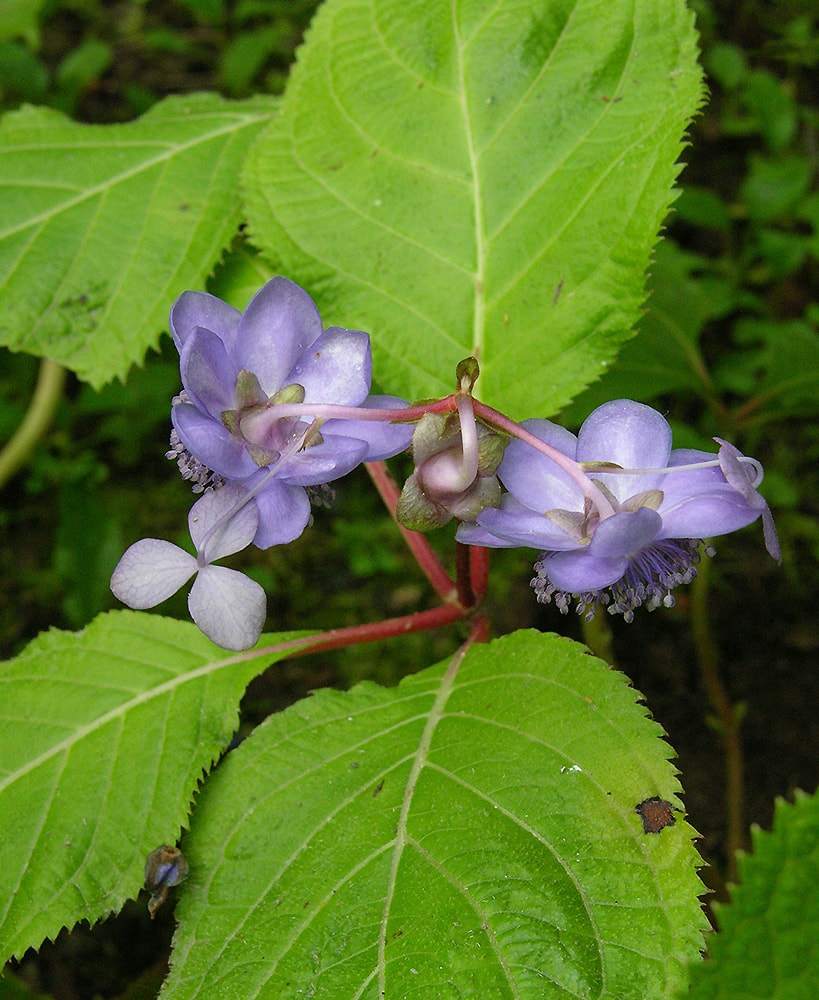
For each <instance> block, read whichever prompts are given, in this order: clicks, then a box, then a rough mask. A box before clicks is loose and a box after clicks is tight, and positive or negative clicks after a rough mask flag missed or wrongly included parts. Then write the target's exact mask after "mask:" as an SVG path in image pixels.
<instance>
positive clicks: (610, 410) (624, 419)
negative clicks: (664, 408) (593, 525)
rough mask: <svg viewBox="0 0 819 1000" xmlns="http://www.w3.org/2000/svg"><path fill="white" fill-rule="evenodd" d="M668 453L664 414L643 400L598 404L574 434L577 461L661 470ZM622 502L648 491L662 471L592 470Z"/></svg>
mask: <svg viewBox="0 0 819 1000" xmlns="http://www.w3.org/2000/svg"><path fill="white" fill-rule="evenodd" d="M670 454H671V428H670V427H669V426H668V421H667V420H666V419H665V417H664V416H663V415H662V414H661V413H658V412H657V410H655V409H652V407H650V406H646V405H645V404H644V403H635V402H634V401H633V400H631V399H615V400H612V402H610V403H604V404H603V405H602V406H598V407H597V409H596V410H594V411H593V412H592V413H590V414H589V416H588V417H587V418H586V419H585V420H584V421H583V426H582V427H581V428H580V433H579V434H578V436H577V460H578V462H614V463H616V464H617V465H619V466H622V468H624V469H662V468H665V466H666V465H667V464H668V458H669V455H670ZM592 475H593V478H595V479H600V480H601V482H604V483H605V484H606V486H607V487H608V489H610V490H611V492H612V493H613V494H614V496H615V497H616V498H617V499H618V500H619V501H620V502H621V503H622V502H623V501H624V500H627V499H628V498H629V497H630V496H633V495H634V494H635V493H642V492H643V491H644V490H650V489H652V488H653V487H655V486H657V484H658V483H659V482H660V480H661V479H662V473H655V474H651V475H637V476H623V475H606V474H603V473H597V472H595V473H592Z"/></svg>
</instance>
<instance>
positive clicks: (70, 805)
mask: <svg viewBox="0 0 819 1000" xmlns="http://www.w3.org/2000/svg"><path fill="white" fill-rule="evenodd" d="M277 658H280V657H277V656H274V655H271V654H270V653H269V652H268V653H267V654H265V655H264V656H261V657H260V656H258V655H254V654H253V653H252V652H247V653H238V654H231V655H227V654H226V653H225V651H224V650H223V649H219V648H218V647H216V646H214V645H213V644H212V643H210V642H209V641H208V640H207V639H206V638H205V637H204V636H203V635H202V634H201V633H200V632H199V630H198V629H197V628H196V627H195V626H193V625H191V624H189V623H188V622H179V621H172V620H171V619H168V618H161V617H159V616H157V615H146V614H138V613H135V612H132V611H118V612H112V613H110V614H107V615H102V616H100V617H99V618H97V619H96V620H95V621H94V622H92V624H91V625H89V626H88V628H86V629H85V630H84V631H82V632H78V633H70V632H60V631H57V630H52V631H50V632H46V633H43V634H42V635H40V636H39V637H38V638H37V639H35V640H34V641H33V642H32V643H31V644H30V645H29V646H28V647H27V648H26V650H25V651H24V652H22V653H21V654H20V655H19V656H18V657H16V658H15V659H14V660H9V661H7V662H6V663H4V664H2V665H1V666H0V705H2V716H1V717H0V815H2V816H3V817H4V820H3V823H4V827H5V830H6V833H7V834H8V835H7V836H4V838H3V863H2V865H0V956H2V957H3V958H8V957H9V956H11V955H17V956H19V955H21V954H22V953H23V952H24V951H25V950H26V948H28V947H30V946H34V947H38V946H39V945H40V944H41V942H42V941H43V939H44V938H45V937H54V935H56V934H57V932H58V931H59V930H60V928H61V927H63V926H70V925H72V924H74V923H75V922H77V921H78V920H82V919H86V920H88V921H90V922H91V923H93V922H94V921H95V920H97V919H99V918H100V917H103V916H106V915H107V914H108V913H110V912H111V911H113V910H118V909H119V908H120V906H121V905H122V903H123V902H124V901H125V900H126V899H128V898H129V897H133V896H135V895H136V894H137V892H138V891H139V889H140V886H141V885H142V874H143V872H142V869H143V865H144V864H145V856H146V855H147V853H148V852H149V851H150V850H152V849H153V848H155V847H157V846H158V845H159V844H163V843H174V842H175V840H176V838H177V837H178V836H179V831H180V829H181V827H182V826H183V825H184V824H185V823H186V822H187V817H188V813H189V811H190V807H191V801H192V799H193V796H194V793H195V791H196V788H197V785H198V783H199V781H200V780H201V779H202V776H203V772H205V771H207V770H208V769H209V768H210V766H211V765H212V764H213V762H214V761H215V760H216V758H217V757H218V756H219V754H220V753H221V752H222V751H223V750H224V749H225V746H226V745H227V743H228V742H229V740H230V738H231V735H232V734H233V732H234V730H235V728H236V723H237V719H238V705H239V699H240V698H241V696H242V694H243V692H244V689H245V686H246V684H247V682H248V681H249V680H250V678H251V677H253V676H255V675H256V674H258V673H261V672H262V670H264V668H265V667H267V666H268V665H269V664H270V663H272V662H274V661H275V660H276V659H277Z"/></svg>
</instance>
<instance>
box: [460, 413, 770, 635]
mask: <svg viewBox="0 0 819 1000" xmlns="http://www.w3.org/2000/svg"><path fill="white" fill-rule="evenodd" d="M522 426H523V428H524V429H525V430H526V431H528V432H529V433H531V434H532V435H534V437H535V438H537V439H539V440H540V441H542V442H544V443H545V444H546V446H547V449H546V450H548V448H549V447H551V449H552V450H553V452H555V453H556V457H557V458H559V459H561V461H560V464H556V462H555V460H554V459H552V458H549V457H547V455H546V454H544V453H543V452H541V451H538V450H534V449H533V447H532V446H531V445H530V444H527V443H525V442H524V441H522V440H520V439H518V438H515V439H514V440H512V442H511V443H510V444H509V445H508V447H507V449H506V453H505V454H504V457H503V461H502V462H501V465H500V468H499V469H498V475H499V477H500V479H501V481H502V483H503V484H504V486H505V487H506V488H507V489H508V490H509V493H507V494H505V496H504V498H503V500H502V502H501V506H500V508H498V509H491V508H488V509H486V510H484V511H482V512H481V513H480V514H479V515H478V517H477V519H476V520H477V523H476V524H463V525H461V526H460V528H459V529H458V539H459V541H462V542H466V543H468V544H472V545H487V546H492V547H511V546H517V545H525V546H530V547H532V548H538V549H542V550H543V551H542V552H541V555H540V558H539V560H538V562H537V563H536V564H535V571H536V573H537V576H536V577H535V578H534V579H533V580H532V586H533V588H534V590H535V593H536V594H537V599H538V600H539V601H541V602H543V603H548V602H549V601H551V600H554V601H555V603H556V605H557V606H558V607H559V608H560V610H561V611H563V612H564V613H565V612H567V611H568V608H569V605H570V603H571V599H572V596H574V597H575V598H576V599H577V610H578V612H580V613H583V612H585V613H586V614H587V616H588V617H592V616H593V615H594V611H595V609H596V607H597V606H598V605H607V606H608V609H609V611H610V612H612V613H621V614H623V616H624V617H625V619H626V620H627V621H631V620H632V618H633V617H634V609H635V608H637V607H640V606H641V605H642V604H646V605H647V606H648V608H649V610H653V609H654V608H656V607H658V606H659V605H660V604H661V603H662V604H664V605H666V606H667V607H670V606H671V605H673V603H674V599H673V597H672V596H671V593H670V592H671V590H672V589H673V588H674V587H676V586H677V585H678V584H680V583H689V582H690V581H691V580H692V579H693V578H694V576H696V569H695V565H696V563H697V562H698V561H699V545H698V539H703V538H708V537H711V536H712V535H722V534H725V533H726V532H729V531H736V530H737V529H738V528H742V527H744V526H745V525H746V524H750V523H751V522H752V521H755V520H756V519H757V518H758V517H759V516H760V514H762V513H763V510H766V509H767V505H766V504H765V501H764V500H762V498H761V497H760V496H759V494H758V493H757V492H756V486H758V485H759V481H761V469H760V468H759V466H758V463H754V462H752V460H748V459H745V460H743V456H741V455H740V454H739V452H736V449H732V451H731V453H730V455H726V457H724V458H723V460H722V467H720V462H718V461H717V460H716V458H715V456H714V455H710V454H708V453H707V452H701V451H693V450H686V449H680V450H674V451H672V450H671V428H670V427H669V425H668V423H667V422H666V420H665V419H664V417H663V416H662V415H661V414H660V413H658V412H657V411H656V410H653V409H652V408H651V407H649V406H645V405H643V404H642V403H635V402H632V401H631V400H615V401H614V402H611V403H606V404H604V405H603V406H600V407H598V409H596V410H595V411H594V412H593V413H592V414H591V415H590V416H589V417H588V418H587V420H586V421H585V422H584V424H583V426H582V427H581V428H580V433H579V434H578V436H577V437H575V436H574V435H573V434H571V433H570V432H569V431H567V430H565V429H564V428H562V427H559V426H557V425H556V424H553V423H551V422H550V421H548V420H528V421H525V422H524V423H523V424H522ZM727 447H728V448H731V446H727ZM723 448H725V446H724V445H723ZM563 456H565V459H563ZM566 459H567V460H569V461H566ZM726 463H730V468H729V472H727V473H726V472H725V471H723V470H724V469H725V464H726ZM746 466H747V467H748V468H749V469H750V468H752V469H753V472H752V474H751V475H750V476H749V475H748V474H746ZM587 472H591V473H593V478H589V476H588V474H587ZM771 530H772V526H771ZM772 537H773V539H774V540H775V533H774V534H773V536H772ZM769 550H770V551H771V553H772V555H777V554H778V549H774V548H773V543H770V542H769Z"/></svg>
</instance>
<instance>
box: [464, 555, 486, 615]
mask: <svg viewBox="0 0 819 1000" xmlns="http://www.w3.org/2000/svg"><path fill="white" fill-rule="evenodd" d="M466 547H467V548H468V549H469V578H470V581H471V583H472V593H473V594H474V595H475V603H476V604H480V602H481V601H482V600H483V598H484V597H486V589H487V586H488V584H489V554H490V550H489V549H485V548H484V547H483V546H482V545H467V546H466Z"/></svg>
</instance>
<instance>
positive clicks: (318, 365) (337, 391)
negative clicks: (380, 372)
mask: <svg viewBox="0 0 819 1000" xmlns="http://www.w3.org/2000/svg"><path fill="white" fill-rule="evenodd" d="M371 373H372V355H371V352H370V338H369V335H368V334H366V333H362V331H361V330H344V329H342V328H341V327H338V326H333V327H330V329H329V330H325V331H324V333H323V334H322V335H321V336H320V337H319V339H318V340H317V341H316V342H315V343H314V344H311V345H310V347H309V348H308V350H306V351H305V352H304V353H303V354H302V356H301V357H300V358H299V359H298V362H297V363H296V365H295V366H294V368H293V369H292V370H291V372H290V373H289V374H288V376H287V382H288V383H291V382H295V383H297V384H298V385H301V386H304V401H305V403H339V404H340V405H342V406H358V405H359V404H361V403H362V402H363V401H364V399H366V397H367V393H368V392H369V391H370V378H371Z"/></svg>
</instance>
